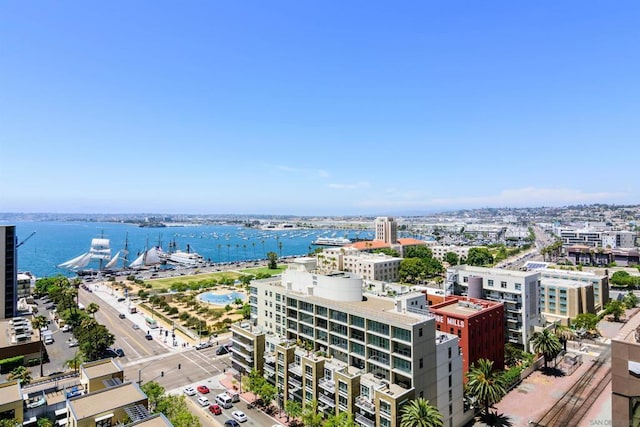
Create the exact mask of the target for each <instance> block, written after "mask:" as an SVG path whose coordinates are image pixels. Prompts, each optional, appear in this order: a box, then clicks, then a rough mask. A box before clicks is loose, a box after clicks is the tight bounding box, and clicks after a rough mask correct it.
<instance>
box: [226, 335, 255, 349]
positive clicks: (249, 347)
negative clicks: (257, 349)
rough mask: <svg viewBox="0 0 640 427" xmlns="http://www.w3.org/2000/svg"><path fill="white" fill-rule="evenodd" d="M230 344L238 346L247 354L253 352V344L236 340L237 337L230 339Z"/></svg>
mask: <svg viewBox="0 0 640 427" xmlns="http://www.w3.org/2000/svg"><path fill="white" fill-rule="evenodd" d="M231 342H232V343H233V344H235V345H238V346H240V347H242V348H244V349H246V350H247V351H249V352H253V344H252V343H251V342H245V341H243V340H240V339H238V338H237V337H235V336H233V337H231Z"/></svg>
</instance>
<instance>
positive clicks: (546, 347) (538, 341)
mask: <svg viewBox="0 0 640 427" xmlns="http://www.w3.org/2000/svg"><path fill="white" fill-rule="evenodd" d="M531 345H532V347H533V350H534V351H535V352H536V353H542V355H543V356H544V369H545V370H546V369H547V362H548V361H549V360H551V359H553V358H554V357H556V355H557V354H558V353H560V350H562V344H560V340H559V339H558V337H557V336H556V335H555V334H554V333H553V332H552V331H551V330H550V329H543V330H542V331H541V332H536V333H535V334H533V336H532V337H531Z"/></svg>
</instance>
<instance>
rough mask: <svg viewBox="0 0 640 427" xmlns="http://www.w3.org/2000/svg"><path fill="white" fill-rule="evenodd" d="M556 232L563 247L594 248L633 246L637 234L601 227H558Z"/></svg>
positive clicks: (634, 245)
mask: <svg viewBox="0 0 640 427" xmlns="http://www.w3.org/2000/svg"><path fill="white" fill-rule="evenodd" d="M556 233H557V234H558V235H559V236H560V240H561V241H562V245H563V246H565V247H568V246H574V245H586V246H590V247H594V248H610V249H619V248H634V247H636V238H637V237H638V234H637V233H636V232H634V231H627V230H609V229H602V227H590V226H588V225H587V226H585V227H584V228H575V227H559V228H558V229H557V230H556Z"/></svg>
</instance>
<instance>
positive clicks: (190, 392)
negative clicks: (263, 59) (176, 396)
mask: <svg viewBox="0 0 640 427" xmlns="http://www.w3.org/2000/svg"><path fill="white" fill-rule="evenodd" d="M184 394H186V395H187V396H195V395H196V389H195V388H193V387H187V388H185V389H184Z"/></svg>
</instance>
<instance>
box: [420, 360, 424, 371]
mask: <svg viewBox="0 0 640 427" xmlns="http://www.w3.org/2000/svg"><path fill="white" fill-rule="evenodd" d="M423 366H424V361H423V360H422V358H420V369H422V367H423Z"/></svg>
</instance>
